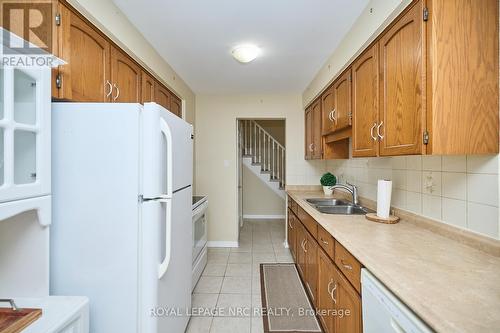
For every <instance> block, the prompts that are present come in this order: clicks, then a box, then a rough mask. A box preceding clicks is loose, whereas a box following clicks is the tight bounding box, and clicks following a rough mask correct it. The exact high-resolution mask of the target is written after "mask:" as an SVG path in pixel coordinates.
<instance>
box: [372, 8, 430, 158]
mask: <svg viewBox="0 0 500 333" xmlns="http://www.w3.org/2000/svg"><path fill="white" fill-rule="evenodd" d="M422 11H423V9H422V0H421V1H418V2H417V3H415V4H414V5H413V7H412V8H410V10H409V11H408V12H407V13H406V14H405V15H404V16H402V17H401V18H400V19H399V20H398V21H397V22H396V23H395V24H394V25H393V26H392V27H391V28H390V29H389V30H388V31H387V32H386V33H385V34H383V35H382V37H381V39H380V41H379V50H380V66H381V78H380V82H381V84H380V121H381V122H382V123H381V124H380V123H379V126H380V129H379V132H380V135H381V136H380V144H379V149H380V155H382V156H389V155H391V156H394V155H408V154H421V153H422V134H423V131H422V127H423V123H424V116H425V110H424V107H425V105H424V96H425V87H424V81H423V79H424V77H425V76H424V75H425V71H424V63H423V61H424V48H423V45H424V43H423V34H422V30H423V24H422V22H423V20H422Z"/></svg>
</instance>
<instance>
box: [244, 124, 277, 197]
mask: <svg viewBox="0 0 500 333" xmlns="http://www.w3.org/2000/svg"><path fill="white" fill-rule="evenodd" d="M238 135H239V139H240V151H241V154H242V164H243V165H244V166H245V167H247V168H248V169H249V170H250V171H252V172H253V173H254V174H255V175H257V176H258V177H259V179H261V180H262V182H264V183H265V184H266V185H267V186H268V187H269V188H270V189H271V190H273V191H274V192H275V193H276V194H278V195H279V196H280V197H282V198H283V199H285V198H286V195H285V184H286V183H285V147H283V146H282V145H281V144H280V143H279V142H278V141H276V140H275V139H274V138H273V137H272V136H271V134H269V133H268V132H267V131H266V130H265V129H263V128H262V127H261V126H260V125H259V124H257V123H256V122H255V121H254V120H240V121H239V122H238Z"/></svg>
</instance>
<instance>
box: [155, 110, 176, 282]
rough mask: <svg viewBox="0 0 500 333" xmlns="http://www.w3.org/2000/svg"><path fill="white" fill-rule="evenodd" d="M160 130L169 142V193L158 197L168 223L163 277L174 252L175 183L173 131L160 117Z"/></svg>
mask: <svg viewBox="0 0 500 333" xmlns="http://www.w3.org/2000/svg"><path fill="white" fill-rule="evenodd" d="M160 131H161V134H162V135H163V136H164V137H165V141H166V144H167V147H166V148H167V170H164V172H166V173H167V193H166V195H163V197H164V198H160V199H158V201H159V202H161V203H165V215H166V225H165V258H164V259H163V261H162V262H161V264H160V267H159V270H158V279H161V278H163V276H164V275H165V273H167V270H168V265H169V264H170V256H171V252H172V200H171V198H172V196H173V189H172V188H173V184H172V181H173V179H172V174H173V172H172V148H173V147H172V133H171V132H170V128H169V127H168V125H167V122H166V121H165V120H164V119H163V118H162V117H160Z"/></svg>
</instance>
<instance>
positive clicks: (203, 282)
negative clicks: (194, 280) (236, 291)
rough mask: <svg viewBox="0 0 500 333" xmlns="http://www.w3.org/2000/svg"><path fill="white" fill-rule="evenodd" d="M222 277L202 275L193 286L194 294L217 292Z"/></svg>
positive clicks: (219, 288) (218, 291)
mask: <svg viewBox="0 0 500 333" xmlns="http://www.w3.org/2000/svg"><path fill="white" fill-rule="evenodd" d="M223 279H224V278H222V277H216V276H202V277H201V278H200V280H199V281H198V284H196V287H195V288H194V292H195V293H196V294H200V293H201V294H218V293H220V290H221V286H222V280H223Z"/></svg>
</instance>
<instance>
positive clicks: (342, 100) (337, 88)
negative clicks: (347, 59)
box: [332, 68, 352, 131]
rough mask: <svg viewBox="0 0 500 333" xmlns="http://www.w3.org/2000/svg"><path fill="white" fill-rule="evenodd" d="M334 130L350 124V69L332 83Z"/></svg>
mask: <svg viewBox="0 0 500 333" xmlns="http://www.w3.org/2000/svg"><path fill="white" fill-rule="evenodd" d="M333 100H334V104H333V105H334V107H333V109H334V112H333V114H332V115H333V117H332V118H333V121H334V131H337V130H341V129H344V128H346V127H349V126H351V116H352V114H351V69H350V68H349V69H348V70H347V71H345V72H344V74H342V76H340V77H339V78H338V79H337V80H336V81H335V82H334V83H333Z"/></svg>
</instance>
